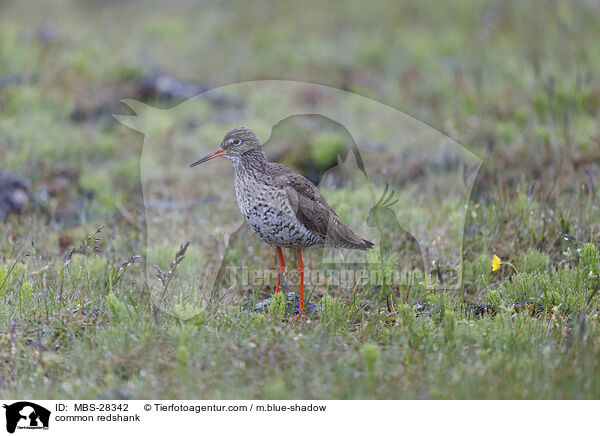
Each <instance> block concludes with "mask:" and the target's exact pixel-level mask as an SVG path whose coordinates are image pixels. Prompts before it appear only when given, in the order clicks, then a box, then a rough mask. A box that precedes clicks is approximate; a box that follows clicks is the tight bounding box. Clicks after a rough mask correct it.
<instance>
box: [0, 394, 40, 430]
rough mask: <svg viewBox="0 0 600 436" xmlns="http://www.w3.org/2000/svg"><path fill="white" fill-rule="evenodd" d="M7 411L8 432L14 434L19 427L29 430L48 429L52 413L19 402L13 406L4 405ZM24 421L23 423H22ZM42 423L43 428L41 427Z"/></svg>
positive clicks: (34, 405)
mask: <svg viewBox="0 0 600 436" xmlns="http://www.w3.org/2000/svg"><path fill="white" fill-rule="evenodd" d="M4 408H5V409H6V431H8V432H9V433H14V432H15V429H16V428H17V425H18V424H19V423H20V424H21V427H29V428H44V429H47V428H48V424H49V421H50V411H49V410H48V409H45V408H43V407H42V406H38V405H37V404H35V403H30V402H28V401H19V402H18V403H13V404H11V405H6V404H5V405H4ZM21 420H23V421H22V422H20V421H21ZM40 421H41V426H40Z"/></svg>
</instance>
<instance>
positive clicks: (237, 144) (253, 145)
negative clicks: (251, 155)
mask: <svg viewBox="0 0 600 436" xmlns="http://www.w3.org/2000/svg"><path fill="white" fill-rule="evenodd" d="M254 150H256V151H260V150H261V145H260V141H259V140H258V137H257V136H256V134H255V133H254V132H253V131H252V130H251V129H249V128H248V127H237V128H235V129H232V130H230V131H229V132H227V134H225V137H224V138H223V141H221V145H220V146H219V148H218V149H217V150H216V151H215V152H213V153H211V154H209V155H208V156H206V157H203V158H202V159H200V160H197V161H196V162H194V163H193V164H191V165H190V167H195V166H196V165H199V164H201V163H203V162H206V161H207V160H211V159H214V158H215V157H220V156H223V157H226V158H227V159H229V160H236V159H239V158H241V156H242V155H243V154H245V153H248V152H249V151H254Z"/></svg>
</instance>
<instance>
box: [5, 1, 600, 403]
mask: <svg viewBox="0 0 600 436" xmlns="http://www.w3.org/2000/svg"><path fill="white" fill-rule="evenodd" d="M599 37H600V7H599V5H598V4H597V3H596V2H594V1H586V0H578V1H571V2H567V1H559V0H549V1H527V2H523V1H516V0H512V1H475V0H459V1H455V2H452V4H449V3H448V4H443V3H439V2H435V3H434V2H419V1H412V0H407V1H401V2H392V1H379V2H369V3H368V5H367V4H366V3H365V2H359V1H355V2H337V3H325V2H290V1H284V2H276V3H275V2H267V1H254V2H247V3H233V2H217V1H205V2H201V3H198V2H192V1H185V0H179V1H175V2H169V5H168V6H167V5H165V4H164V2H158V1H157V2H141V1H125V2H116V1H110V0H105V1H91V0H88V1H85V0H70V1H67V0H56V1H51V2H35V1H7V0H0V171H2V172H4V173H10V174H12V175H13V176H15V177H17V178H18V179H19V181H18V182H16V181H13V182H11V183H10V187H9V188H5V189H4V191H5V192H6V193H4V192H1V191H0V196H2V195H6V196H12V195H15V194H14V193H15V192H17V193H21V194H19V195H17V197H10V198H12V199H13V200H11V201H12V206H4V207H5V211H4V212H2V211H0V219H3V221H0V226H1V227H0V228H1V231H0V293H1V294H0V295H2V296H3V298H4V304H3V307H2V308H1V309H0V322H1V325H2V328H1V330H2V335H1V336H0V365H2V367H3V369H4V370H3V371H0V379H1V383H0V392H1V396H3V397H23V396H32V397H37V398H41V397H46V396H47V397H61V396H62V397H78V396H79V397H92V398H94V397H98V396H100V397H105V398H116V397H119V396H124V397H152V396H162V397H189V398H194V397H207V398H210V397H220V398H229V397H262V398H273V397H276V398H286V397H287V398H297V397H303V398H314V397H317V398H318V397H335V398H356V397H370V398H415V397H417V398H431V397H434V398H440V397H442V398H475V397H477V398H490V397H494V398H496V397H500V398H515V397H516V398H574V397H577V398H597V397H598V395H600V384H599V383H600V382H599V381H598V380H600V377H598V375H599V373H600V363H599V362H600V356H599V354H600V340H599V339H598V333H599V332H600V327H599V326H598V320H597V319H598V307H599V306H598V298H597V295H596V291H597V289H598V286H599V284H598V281H597V277H598V274H599V271H598V257H597V247H598V244H599V237H598V232H599V229H598V217H599V216H600V211H599V200H600V194H599V193H598V181H599V180H600V169H599V168H600V167H599V165H600V127H599V126H600V124H599V121H600V120H599V112H600V77H599V75H598V71H600V68H599V67H600V51H599V50H598V49H597V41H598V40H599ZM256 79H287V80H299V81H308V82H315V83H320V84H325V85H328V86H332V87H336V88H341V89H344V90H348V91H351V92H354V93H357V94H360V95H364V96H366V97H370V98H373V99H376V100H378V101H381V102H383V103H385V104H388V105H390V106H392V107H394V108H397V109H398V110H400V111H403V112H406V113H408V114H410V115H412V116H414V117H415V118H417V119H419V120H421V121H423V122H425V123H427V124H429V125H430V126H432V127H433V128H435V129H437V130H439V131H441V132H443V133H445V134H446V135H448V136H450V137H452V138H454V139H455V140H456V141H457V142H458V143H460V144H461V145H464V146H465V147H467V148H468V149H470V150H472V151H473V152H474V153H476V154H477V155H478V156H479V157H481V158H482V159H483V161H484V163H483V166H482V168H481V170H480V172H479V174H478V177H477V180H476V182H475V187H474V190H473V195H472V198H471V201H470V204H469V209H468V211H467V222H466V224H465V246H464V250H463V256H464V259H465V264H464V267H465V274H464V286H463V292H462V295H455V296H451V297H448V299H447V300H445V299H444V298H445V297H444V296H441V295H439V293H436V290H435V289H429V288H427V286H425V285H424V286H423V288H422V289H419V290H412V291H411V293H407V294H406V295H409V294H410V295H411V298H398V301H396V302H395V304H397V306H394V305H392V306H389V304H388V305H386V304H384V303H382V305H381V306H380V305H379V303H380V302H379V300H373V301H371V300H369V297H368V296H367V297H365V298H367V300H365V301H363V302H362V303H364V310H360V311H359V313H357V311H356V310H354V309H355V308H356V306H357V303H356V301H357V299H356V296H354V297H348V296H346V293H344V290H340V289H338V290H331V294H332V295H331V296H327V297H326V298H325V299H324V300H322V305H321V314H322V318H317V319H315V320H314V322H313V325H312V326H308V327H307V326H295V327H290V328H288V326H287V325H285V326H281V324H280V323H278V322H273V320H272V319H268V318H265V317H263V316H262V315H253V314H248V313H245V312H243V311H239V308H238V309H236V308H230V307H229V308H219V309H218V310H217V309H216V310H215V311H208V310H207V311H205V312H202V313H201V314H200V315H197V316H195V317H194V318H193V319H192V320H191V321H189V320H188V321H186V322H185V323H184V322H183V321H181V322H180V320H177V319H173V318H172V317H159V316H157V315H156V313H153V311H152V304H151V302H150V301H149V300H148V298H147V294H146V288H145V285H144V275H143V268H141V267H140V266H139V265H137V264H136V260H132V259H131V257H132V256H135V255H142V256H143V255H145V253H144V243H145V234H144V232H145V216H144V210H143V203H142V195H141V185H140V174H139V162H140V153H141V148H142V142H143V137H142V136H141V135H140V134H139V133H136V132H134V131H132V130H129V129H127V128H126V127H125V126H123V125H121V124H119V123H117V122H116V121H115V120H114V118H113V117H112V115H111V114H112V113H121V114H130V113H131V112H130V111H129V109H128V108H127V107H126V106H125V105H123V104H121V103H120V102H119V100H120V99H122V98H134V99H139V100H142V101H145V102H147V103H149V104H152V105H154V106H159V107H165V108H166V107H171V106H174V105H176V104H177V103H179V102H181V101H184V100H186V99H187V98H189V97H191V96H193V95H194V94H196V93H198V92H201V91H204V90H207V89H211V88H214V87H218V86H222V85H225V84H229V83H234V82H239V81H247V80H256ZM254 103H259V102H252V101H251V102H247V104H254ZM219 105H221V106H219ZM223 105H224V106H223ZM227 105H228V103H223V102H221V103H219V102H215V109H214V110H223V111H226V110H228V109H229V107H228V106H227ZM301 127H302V126H301ZM301 127H298V126H297V125H295V126H292V127H290V133H289V135H291V136H293V137H294V138H298V137H299V134H298V129H299V128H301ZM328 128H329V129H330V130H331V132H329V133H327V132H324V131H323V130H326V129H327V128H326V127H324V126H323V125H321V124H319V123H316V124H314V127H313V130H312V131H311V130H310V129H308V131H305V132H304V133H303V134H302V135H305V136H302V140H301V142H302V144H300V145H311V144H321V145H322V144H324V143H325V144H327V147H324V146H323V147H316V148H314V149H313V150H312V152H311V153H310V154H309V156H308V157H307V155H306V154H299V153H297V152H296V153H294V147H291V149H290V151H289V153H288V154H283V155H280V156H277V158H278V160H280V161H283V162H285V163H287V164H289V165H291V166H295V167H296V168H299V169H301V170H302V171H303V172H305V173H310V172H311V170H313V171H314V170H315V168H316V169H317V172H318V171H319V170H322V169H323V168H327V167H328V166H329V165H330V164H331V161H332V160H333V162H335V155H336V154H337V152H338V147H339V146H338V145H337V144H338V142H337V140H336V139H335V138H336V137H335V129H336V128H335V126H329V127H328ZM332 132H333V133H332ZM221 134H222V133H221ZM332 135H333V139H332ZM218 139H220V138H218V137H217V138H216V140H218ZM328 149H330V151H329V152H324V151H323V150H325V151H327V150H328ZM410 170H411V168H409V167H407V168H401V169H400V171H401V172H402V171H407V172H410ZM405 183H407V184H410V180H409V181H406V182H405ZM5 186H9V183H8V182H6V183H5ZM9 189H11V191H10V192H9ZM23 193H24V195H25V197H23V195H22V194H23ZM19 199H21V200H19ZM5 215H6V216H5ZM101 225H103V226H104V228H103V230H102V231H101V232H100V233H98V234H94V232H95V231H96V229H97V228H99V227H100V226H101ZM88 235H92V236H91V237H90V238H88ZM95 239H99V240H98V241H95ZM177 242H178V241H177ZM586 244H587V245H586ZM96 246H98V248H97V249H96V248H95V247H96ZM73 249H75V252H72V250H73ZM492 253H496V254H497V255H498V256H500V258H502V259H503V260H508V261H510V262H511V263H512V264H513V265H514V266H515V269H513V268H510V267H508V266H507V265H504V266H502V267H501V269H500V270H499V271H497V272H495V273H492V272H491V255H492ZM168 254H169V253H168ZM170 254H171V255H172V253H170ZM196 255H197V256H200V254H198V253H196V254H195V256H196ZM159 257H161V259H162V258H164V259H163V262H162V263H163V266H164V267H166V266H167V265H166V264H165V263H167V264H168V262H169V261H170V257H169V256H168V255H162V254H161V256H159ZM266 295H268V292H266V291H265V293H264V296H266ZM363 296H364V294H363ZM413 296H416V297H418V298H417V299H418V300H421V301H420V303H427V304H428V305H429V306H428V307H437V308H438V309H439V310H441V312H442V315H443V313H445V312H446V309H448V313H450V314H451V315H450V316H448V317H446V316H437V315H432V316H433V318H434V322H433V323H430V322H429V321H424V319H429V318H427V317H415V315H414V310H413V307H412V305H413V304H415V303H417V301H415V298H416V297H415V298H412V297H413ZM388 301H389V300H388ZM528 302H533V303H534V304H533V306H532V308H531V309H530V310H529V311H520V312H518V311H515V307H514V306H511V305H514V304H516V303H520V304H525V303H528ZM362 303H361V304H362ZM464 304H475V305H479V304H481V305H487V306H486V307H489V308H492V309H493V311H494V314H495V315H492V314H489V313H486V314H484V315H483V317H482V318H478V319H477V320H473V319H472V318H473V317H472V314H471V315H470V314H468V313H467V314H465V313H464V306H461V305H464ZM536 304H540V305H541V306H539V307H538V306H536ZM359 306H360V305H359ZM361 307H362V306H361ZM538 309H539V310H538ZM182 310H183V311H185V308H183V309H182ZM540 311H541V314H540V313H539V312H540ZM496 313H497V314H496ZM175 318H176V317H175ZM582 320H583V321H582ZM215 331H221V333H220V335H219V334H217V335H216V336H215ZM223 332H226V333H225V334H223ZM300 332H303V334H304V336H302V337H303V338H304V339H298V338H299V336H298V334H299V333H300ZM326 333H329V334H326ZM223 336H225V337H227V339H223ZM302 337H301V338H302ZM307 338H308V339H307ZM252 344H253V345H252ZM348 344H350V345H348ZM365 344H367V345H365ZM311 353H312V354H311ZM206 356H212V357H211V358H206ZM438 356H442V357H440V359H438ZM292 357H294V358H295V359H296V360H293V359H292ZM98 358H102V360H101V361H98ZM259 363H260V364H259ZM302 365H304V367H303V366H302ZM311 374H312V375H311ZM315 374H319V375H315ZM294 377H296V378H294ZM190 379H191V380H193V381H194V383H192V384H190V383H189V380H190Z"/></svg>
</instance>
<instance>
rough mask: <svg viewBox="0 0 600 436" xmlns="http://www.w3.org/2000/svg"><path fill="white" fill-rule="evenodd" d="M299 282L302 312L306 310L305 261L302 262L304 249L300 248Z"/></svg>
mask: <svg viewBox="0 0 600 436" xmlns="http://www.w3.org/2000/svg"><path fill="white" fill-rule="evenodd" d="M298 282H299V289H298V293H299V294H300V295H299V296H300V313H302V311H303V310H304V263H302V251H301V250H298Z"/></svg>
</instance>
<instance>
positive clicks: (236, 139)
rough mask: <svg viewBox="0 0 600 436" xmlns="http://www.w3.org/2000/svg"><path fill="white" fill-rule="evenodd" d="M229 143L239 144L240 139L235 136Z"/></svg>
mask: <svg viewBox="0 0 600 436" xmlns="http://www.w3.org/2000/svg"><path fill="white" fill-rule="evenodd" d="M231 143H232V144H233V145H240V144H241V143H242V141H241V140H240V138H235V139H234V140H233V141H231Z"/></svg>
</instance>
